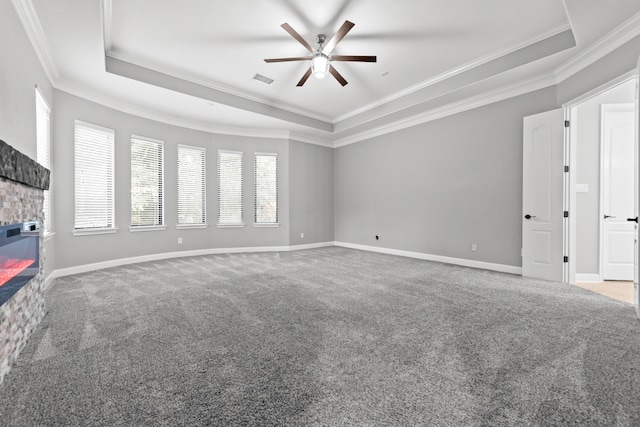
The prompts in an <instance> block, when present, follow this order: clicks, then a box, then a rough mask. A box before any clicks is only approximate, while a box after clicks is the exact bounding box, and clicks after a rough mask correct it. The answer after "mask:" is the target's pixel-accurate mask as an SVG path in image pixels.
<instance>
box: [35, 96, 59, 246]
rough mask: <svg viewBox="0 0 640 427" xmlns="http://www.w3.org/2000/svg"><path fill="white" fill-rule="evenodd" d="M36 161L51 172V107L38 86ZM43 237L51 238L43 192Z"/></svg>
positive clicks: (48, 202) (48, 201)
mask: <svg viewBox="0 0 640 427" xmlns="http://www.w3.org/2000/svg"><path fill="white" fill-rule="evenodd" d="M35 92H36V160H37V161H38V163H39V164H40V165H42V166H43V167H45V168H47V169H49V172H51V107H49V103H48V102H47V100H46V99H45V97H44V95H43V94H42V92H40V89H39V88H38V86H36V90H35ZM51 178H52V177H51V173H50V174H49V188H51ZM43 196H44V200H43V202H42V211H43V215H44V218H43V221H42V222H43V224H42V229H43V235H44V237H45V239H46V238H49V237H52V236H53V234H54V233H53V229H52V225H53V224H52V221H51V193H50V190H44V191H43Z"/></svg>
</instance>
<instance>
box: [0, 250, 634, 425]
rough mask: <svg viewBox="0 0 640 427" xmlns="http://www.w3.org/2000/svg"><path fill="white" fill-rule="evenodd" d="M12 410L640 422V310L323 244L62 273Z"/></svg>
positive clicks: (162, 421) (70, 418) (21, 363)
mask: <svg viewBox="0 0 640 427" xmlns="http://www.w3.org/2000/svg"><path fill="white" fill-rule="evenodd" d="M47 305H48V310H49V311H48V314H47V316H46V318H45V320H44V321H43V323H42V324H41V326H40V327H39V329H38V330H37V331H36V333H35V334H34V335H33V336H32V338H31V339H30V341H29V342H28V344H27V346H26V348H25V349H24V351H23V353H22V355H21V356H20V358H19V360H18V362H17V364H16V365H15V366H14V368H13V370H12V371H11V372H10V373H9V375H8V376H7V377H6V379H5V382H4V383H3V384H2V385H1V386H0V420H1V421H0V424H2V425H3V426H4V425H7V426H13V425H24V426H36V425H105V426H113V425H225V426H226V425H287V426H288V425H295V426H298V425H303V426H304V425H318V426H319V425H323V426H338V425H374V426H375V425H385V426H386V425H431V426H527V425H531V426H537V425H540V426H550V425H576V426H613V425H616V426H638V425H640V322H639V321H638V320H636V319H635V313H634V310H633V308H632V306H630V305H628V304H625V303H622V302H616V301H613V300H610V299H608V298H606V297H603V296H600V295H597V294H593V293H590V292H588V291H586V290H583V289H580V288H578V287H575V286H571V285H563V284H558V283H548V282H543V281H537V280H530V279H523V278H521V277H518V276H512V275H508V274H500V273H495V272H488V271H482V270H474V269H469V268H464V267H456V266H448V265H443V264H438V263H432V262H426V261H420V260H415V259H408V258H401V257H394V256H389V255H383V254H375V253H367V252H361V251H356V250H349V249H344V248H337V247H335V248H323V249H314V250H306V251H298V252H290V253H259V254H235V255H220V256H201V257H191V258H180V259H172V260H166V261H160V262H150V263H143V264H137V265H130V266H125V267H119V268H112V269H107V270H102V271H97V272H93V273H88V274H82V275H76V276H70V277H65V278H61V279H57V280H56V281H55V282H54V284H53V286H52V287H51V288H50V290H49V291H48V293H47Z"/></svg>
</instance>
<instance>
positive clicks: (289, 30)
mask: <svg viewBox="0 0 640 427" xmlns="http://www.w3.org/2000/svg"><path fill="white" fill-rule="evenodd" d="M280 26H281V27H282V28H284V30H285V31H286V32H287V33H289V34H291V37H293V38H294V39H296V40H298V42H300V44H301V45H302V46H304V47H305V48H307V50H308V51H309V52H311V53H313V47H311V45H310V44H309V43H307V41H306V40H305V39H303V38H302V36H301V35H300V34H298V32H297V31H296V30H294V29H293V28H291V25H289V24H287V23H286V22H285V23H284V24H282V25H280Z"/></svg>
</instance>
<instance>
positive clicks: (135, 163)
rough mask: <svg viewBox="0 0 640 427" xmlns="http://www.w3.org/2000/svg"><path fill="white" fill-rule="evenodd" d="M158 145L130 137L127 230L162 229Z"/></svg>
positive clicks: (160, 144)
mask: <svg viewBox="0 0 640 427" xmlns="http://www.w3.org/2000/svg"><path fill="white" fill-rule="evenodd" d="M163 148H164V145H163V143H162V141H156V140H153V139H149V138H143V137H138V136H132V137H131V226H132V227H154V226H162V225H164V210H163V208H164V206H163V205H164V202H163V198H164V191H163V184H164V182H163V176H162V173H163V169H164V168H163V166H164V165H163V160H164V155H163Z"/></svg>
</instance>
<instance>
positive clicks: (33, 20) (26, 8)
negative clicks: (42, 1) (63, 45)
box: [11, 0, 60, 84]
mask: <svg viewBox="0 0 640 427" xmlns="http://www.w3.org/2000/svg"><path fill="white" fill-rule="evenodd" d="M11 2H12V3H13V7H14V9H15V10H16V13H17V14H18V17H19V18H20V22H22V26H23V27H24V29H25V31H26V33H27V36H28V37H29V40H30V41H31V44H32V45H33V48H34V50H35V51H36V55H37V56H38V59H39V60H40V63H41V64H42V68H44V72H45V74H46V75H47V78H48V79H49V81H50V82H51V83H52V84H53V83H55V82H56V81H57V80H58V79H59V78H60V73H58V69H57V67H56V64H55V62H54V60H53V56H52V55H51V48H50V47H49V43H48V42H47V38H46V37H45V35H44V30H43V29H42V24H41V23H40V19H39V18H38V14H37V13H36V10H35V8H34V7H33V3H32V2H31V0H11Z"/></svg>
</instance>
